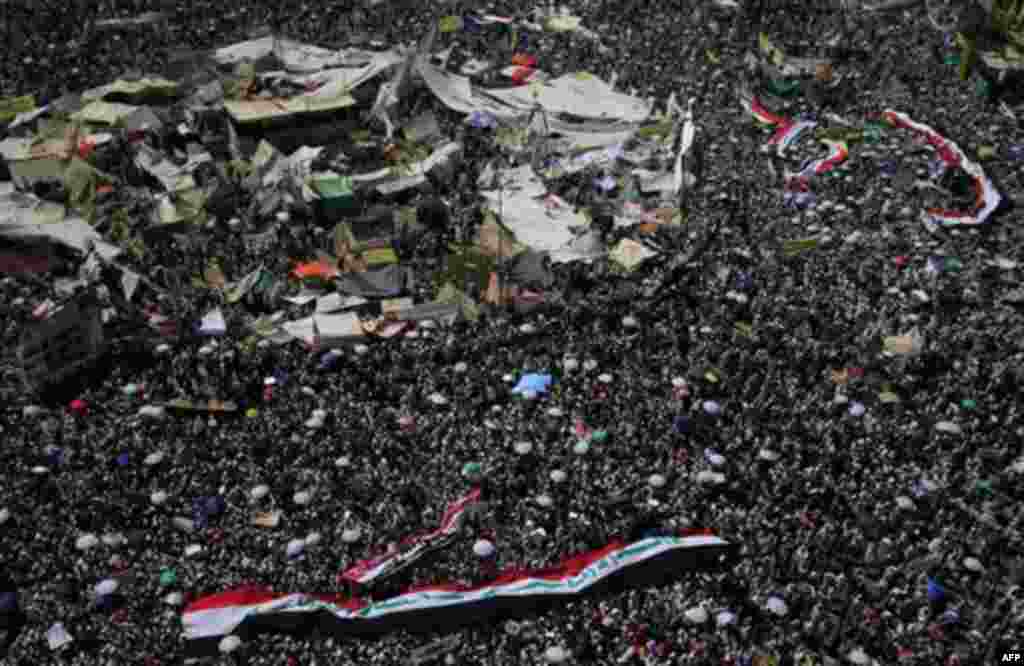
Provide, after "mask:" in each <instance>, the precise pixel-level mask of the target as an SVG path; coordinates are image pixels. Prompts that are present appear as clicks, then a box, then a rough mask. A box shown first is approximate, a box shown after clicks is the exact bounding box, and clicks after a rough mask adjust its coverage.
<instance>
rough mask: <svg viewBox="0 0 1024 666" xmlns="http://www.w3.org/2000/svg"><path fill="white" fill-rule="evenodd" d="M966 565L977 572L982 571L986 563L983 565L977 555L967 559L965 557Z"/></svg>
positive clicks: (968, 568) (969, 569)
mask: <svg viewBox="0 0 1024 666" xmlns="http://www.w3.org/2000/svg"><path fill="white" fill-rule="evenodd" d="M964 567H965V568H966V569H967V570H968V571H973V572H975V573H981V572H982V571H984V570H985V565H983V564H982V563H981V560H979V559H978V558H976V557H968V558H967V559H965V560H964Z"/></svg>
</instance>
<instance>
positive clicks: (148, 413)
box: [139, 405, 167, 419]
mask: <svg viewBox="0 0 1024 666" xmlns="http://www.w3.org/2000/svg"><path fill="white" fill-rule="evenodd" d="M139 416H144V417H146V418H147V419H162V418H164V417H165V416H167V410H165V409H164V408H163V407H161V406H159V405H145V406H143V407H140V408H139Z"/></svg>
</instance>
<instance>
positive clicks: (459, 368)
mask: <svg viewBox="0 0 1024 666" xmlns="http://www.w3.org/2000/svg"><path fill="white" fill-rule="evenodd" d="M467 370H469V364H467V363H466V362H465V361H459V362H458V363H456V364H455V372H457V373H459V374H460V375H461V374H462V373H464V372H466V371H467Z"/></svg>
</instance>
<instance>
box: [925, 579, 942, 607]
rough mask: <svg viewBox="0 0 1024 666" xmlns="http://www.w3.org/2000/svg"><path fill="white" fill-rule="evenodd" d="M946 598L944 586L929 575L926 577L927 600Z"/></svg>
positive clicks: (935, 600) (937, 600) (936, 600)
mask: <svg viewBox="0 0 1024 666" xmlns="http://www.w3.org/2000/svg"><path fill="white" fill-rule="evenodd" d="M945 598H946V588H944V587H942V585H941V584H940V583H939V581H937V580H935V579H934V578H932V577H931V576H929V577H928V601H932V602H939V601H942V600H943V599H945Z"/></svg>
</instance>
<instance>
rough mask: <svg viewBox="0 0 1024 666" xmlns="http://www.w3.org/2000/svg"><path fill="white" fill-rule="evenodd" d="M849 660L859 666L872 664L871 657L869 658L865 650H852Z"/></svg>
mask: <svg viewBox="0 0 1024 666" xmlns="http://www.w3.org/2000/svg"><path fill="white" fill-rule="evenodd" d="M847 659H849V660H850V662H852V663H854V664H858V666H866V665H867V664H870V663H871V657H869V656H868V655H867V653H866V652H864V650H861V649H860V648H857V649H855V650H851V651H850V654H849V655H848V656H847Z"/></svg>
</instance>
